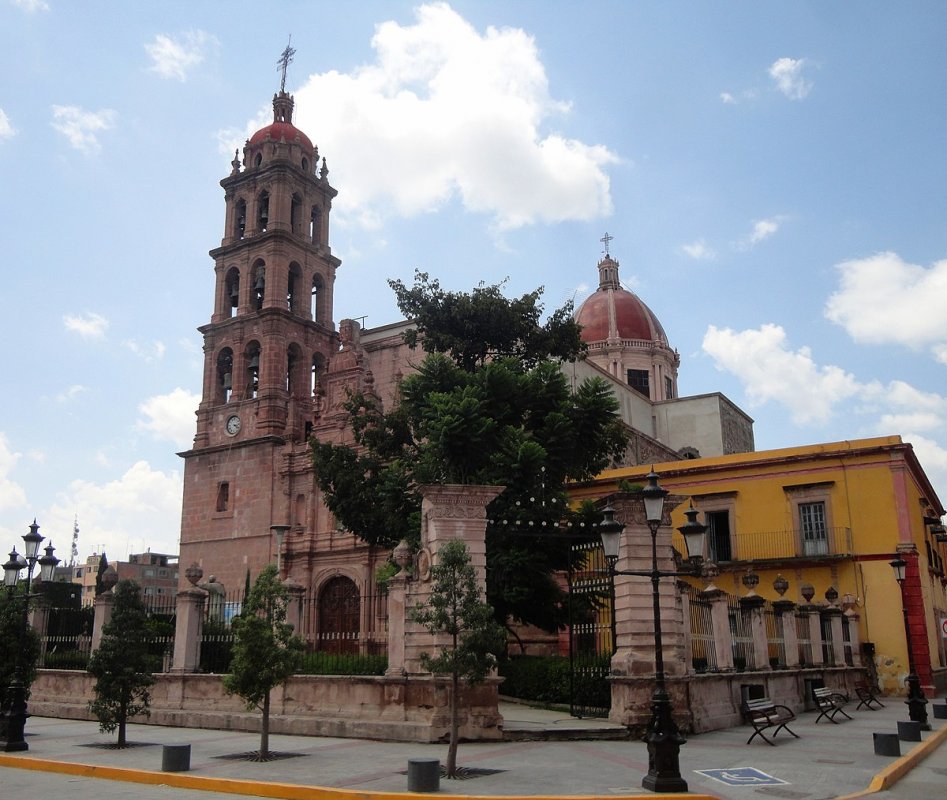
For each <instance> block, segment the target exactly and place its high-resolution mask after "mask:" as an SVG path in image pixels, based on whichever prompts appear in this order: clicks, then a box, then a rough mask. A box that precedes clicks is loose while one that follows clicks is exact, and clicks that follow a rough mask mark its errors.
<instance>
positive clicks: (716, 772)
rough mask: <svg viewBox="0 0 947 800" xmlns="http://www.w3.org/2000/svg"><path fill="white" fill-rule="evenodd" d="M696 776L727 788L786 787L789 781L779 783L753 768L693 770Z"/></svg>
mask: <svg viewBox="0 0 947 800" xmlns="http://www.w3.org/2000/svg"><path fill="white" fill-rule="evenodd" d="M694 772H696V773H697V774H698V775H705V776H706V777H708V778H712V779H713V780H715V781H719V782H720V783H725V784H727V786H788V785H789V781H781V780H780V779H779V778H774V777H773V776H772V775H767V774H766V773H765V772H760V771H759V770H758V769H754V768H753V767H731V768H730V769H695V770H694Z"/></svg>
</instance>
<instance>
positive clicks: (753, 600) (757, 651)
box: [740, 593, 770, 670]
mask: <svg viewBox="0 0 947 800" xmlns="http://www.w3.org/2000/svg"><path fill="white" fill-rule="evenodd" d="M765 605H766V598H765V597H760V596H759V595H758V594H756V593H753V594H749V595H747V596H746V597H741V598H740V611H741V613H744V614H747V613H748V614H749V616H750V636H751V637H752V639H753V650H752V652H751V653H750V657H751V659H752V662H753V663H751V664H747V668H749V669H761V670H765V669H770V664H769V639H768V637H767V636H766V620H765V619H764V618H763V606H765Z"/></svg>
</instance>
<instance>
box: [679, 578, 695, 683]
mask: <svg viewBox="0 0 947 800" xmlns="http://www.w3.org/2000/svg"><path fill="white" fill-rule="evenodd" d="M689 586H690V584H689V583H687V582H686V581H678V582H677V596H678V597H679V598H680V601H681V619H683V620H684V666H685V668H686V669H687V671H688V672H693V671H694V642H693V632H692V631H691V624H690V621H691V596H690V595H689V594H688V593H687V588H688V587H689Z"/></svg>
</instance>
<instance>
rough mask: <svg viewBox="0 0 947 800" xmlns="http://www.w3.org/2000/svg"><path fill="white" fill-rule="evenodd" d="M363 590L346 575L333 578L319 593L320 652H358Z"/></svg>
mask: <svg viewBox="0 0 947 800" xmlns="http://www.w3.org/2000/svg"><path fill="white" fill-rule="evenodd" d="M359 605H360V604H359V591H358V587H357V586H356V585H355V582H354V581H352V580H351V579H349V578H346V577H343V576H341V575H340V576H337V577H335V578H332V579H330V580H329V581H328V582H327V583H326V585H325V586H323V587H322V591H321V592H319V617H318V624H319V639H318V642H319V647H318V649H319V650H322V651H323V652H326V653H357V652H358V639H359Z"/></svg>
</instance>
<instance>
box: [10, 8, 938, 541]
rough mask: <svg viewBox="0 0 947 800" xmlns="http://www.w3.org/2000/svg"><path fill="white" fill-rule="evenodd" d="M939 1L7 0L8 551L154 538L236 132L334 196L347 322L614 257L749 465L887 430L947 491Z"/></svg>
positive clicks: (565, 290) (580, 293) (558, 293)
mask: <svg viewBox="0 0 947 800" xmlns="http://www.w3.org/2000/svg"><path fill="white" fill-rule="evenodd" d="M945 30H947V4H944V3H941V2H906V3H899V4H891V3H882V2H860V3H817V2H813V3H805V2H769V3H751V2H704V3H697V2H695V3H677V2H596V1H595V0H587V1H586V2H583V3H581V4H579V3H566V2H550V0H544V1H543V2H538V1H537V2H528V1H523V2H454V3H451V4H450V5H448V4H443V3H430V4H427V5H421V4H412V3H399V2H358V3H344V4H343V3H328V2H298V3H291V2H286V3H270V4H267V5H266V7H265V9H264V7H263V6H261V5H260V4H259V3H243V2H232V1H231V2H227V3H222V2H210V1H207V2H201V3H194V2H162V3H160V4H159V3H128V4H126V3H122V4H118V3H114V2H111V3H109V2H91V1H88V0H87V1H86V2H82V3H74V2H73V3H69V2H64V0H0V74H2V75H3V76H4V77H3V81H2V82H0V185H2V187H3V191H2V192H0V220H2V223H0V225H2V228H0V230H2V241H3V250H4V253H5V256H6V268H5V269H4V270H3V276H4V278H5V286H4V295H5V297H6V298H7V301H8V302H7V304H6V308H5V313H4V314H3V317H2V318H0V326H2V332H3V340H4V341H5V342H6V343H7V348H6V353H5V358H6V361H7V370H6V375H7V379H6V385H5V391H4V392H3V395H2V400H0V410H2V415H0V548H2V549H3V552H4V553H6V552H8V548H9V547H10V546H12V545H13V544H16V545H18V546H19V545H20V544H21V543H20V540H19V537H20V536H21V535H22V534H23V533H25V532H26V531H27V526H28V525H29V523H30V522H31V521H32V519H33V517H34V516H35V517H36V518H37V520H38V521H39V523H40V525H41V526H42V527H41V532H42V533H44V534H46V535H48V536H50V537H51V538H52V540H53V542H54V544H55V545H56V547H57V552H58V553H59V555H60V556H61V557H62V556H65V557H66V558H68V553H69V544H70V537H71V529H72V521H73V518H74V517H75V516H76V515H78V519H79V525H80V528H81V533H80V538H79V556H80V559H84V558H85V557H86V556H87V555H89V554H90V553H92V552H94V551H95V552H98V551H100V550H101V549H102V548H103V547H104V548H105V549H106V551H107V552H108V554H109V556H110V557H111V558H115V557H119V558H124V557H125V556H126V554H127V553H128V552H138V551H140V550H142V549H143V548H145V547H151V548H152V550H156V551H164V552H169V551H170V552H175V551H176V548H177V544H176V543H177V539H178V535H179V526H180V501H181V481H182V475H183V462H182V461H181V459H180V458H178V457H177V456H176V452H178V451H181V450H184V449H187V448H188V447H189V444H190V441H191V437H192V436H193V429H194V417H193V411H194V408H195V407H196V404H197V401H198V393H199V391H200V383H201V363H202V352H201V338H200V335H199V334H198V333H197V331H196V327H197V326H198V325H202V324H204V323H206V322H208V321H209V319H210V314H211V307H212V295H213V262H212V261H211V259H210V258H209V257H208V255H207V251H208V250H210V249H211V248H213V247H215V246H217V245H219V243H220V238H221V235H222V232H223V208H224V206H223V192H222V190H221V188H220V186H219V185H218V182H219V180H220V179H221V178H223V177H225V176H226V175H227V174H229V171H230V160H231V159H232V158H233V149H234V147H236V146H238V145H240V144H242V142H243V140H244V139H245V138H246V137H247V136H248V135H249V133H251V132H252V131H253V130H255V129H257V128H258V127H260V126H261V125H262V124H265V123H266V122H268V121H269V120H270V119H271V116H270V115H271V111H270V100H271V98H272V95H273V93H274V91H276V90H277V89H278V88H279V75H278V73H277V70H276V60H277V58H278V56H279V54H280V52H281V51H282V49H283V48H284V47H285V46H286V42H287V37H288V35H289V34H292V44H293V47H295V48H296V50H297V52H296V56H295V61H294V62H293V63H292V65H291V66H290V68H289V73H288V77H287V89H288V90H289V91H291V92H292V93H293V94H294V95H295V98H296V123H297V125H298V126H299V127H300V128H302V129H303V130H304V131H305V132H306V133H307V134H308V135H309V136H310V137H311V138H312V140H313V141H314V142H315V143H316V144H317V145H318V147H319V149H320V153H321V154H322V155H324V156H325V157H326V159H327V163H328V167H329V170H330V181H331V182H332V184H333V185H334V186H335V187H336V188H337V189H338V190H339V196H338V198H337V200H336V204H335V206H334V210H333V213H332V219H331V229H330V244H331V246H332V249H333V252H334V253H335V255H337V256H339V257H340V258H341V259H342V267H341V268H340V270H339V272H338V278H337V283H336V290H335V317H336V319H337V320H338V319H340V318H342V317H363V316H364V317H366V324H367V325H369V326H375V325H381V324H385V323H388V322H392V321H395V320H396V319H398V317H399V315H398V311H397V308H396V306H395V304H394V302H393V297H392V294H391V292H390V290H389V289H388V287H387V284H386V279H387V278H389V277H397V278H402V279H406V280H410V278H411V275H412V273H413V271H414V269H415V268H421V269H423V270H425V271H427V272H429V273H431V274H432V275H434V276H436V277H438V278H439V279H440V280H441V282H442V283H443V284H445V285H447V286H449V287H451V288H457V289H469V288H471V287H472V286H473V285H474V284H475V283H476V282H477V281H480V280H483V281H487V282H496V281H500V280H503V279H504V278H508V284H507V287H508V292H509V293H511V294H512V293H516V294H519V293H522V292H525V291H529V290H531V289H533V288H535V287H536V286H537V285H544V286H545V288H546V293H545V299H546V303H547V308H552V307H554V306H558V305H560V304H561V303H562V302H564V301H565V300H568V299H570V298H574V299H575V300H576V302H577V303H578V302H581V300H582V299H583V298H584V297H585V296H586V295H587V294H588V292H589V291H590V290H591V289H593V288H594V286H595V283H596V280H597V272H596V269H595V265H596V262H597V260H598V259H599V257H600V255H601V252H602V244H601V243H600V241H599V240H600V238H601V237H602V236H603V234H604V233H605V232H606V231H608V233H609V234H611V235H612V236H614V240H613V241H612V243H611V247H610V249H611V253H612V255H613V256H614V257H615V258H617V259H618V260H619V261H620V263H621V276H622V279H623V280H624V282H625V283H626V285H628V286H629V288H632V289H633V290H634V291H636V292H638V293H639V294H640V296H641V297H642V298H643V299H644V300H645V302H647V303H648V305H649V306H650V307H651V308H652V309H653V310H654V311H655V313H656V314H657V315H658V317H659V318H660V320H661V321H662V323H663V325H664V328H665V330H666V331H667V333H668V336H669V339H670V341H671V344H672V346H674V347H676V348H677V349H678V350H679V351H680V354H681V369H680V390H681V393H682V394H699V393H703V392H710V391H721V392H723V393H724V394H726V395H727V396H728V397H730V398H731V399H732V400H733V401H735V402H736V403H738V404H739V405H740V406H741V407H743V408H744V409H745V410H746V411H747V412H748V413H749V414H750V415H751V416H752V417H753V418H754V419H755V421H756V425H755V432H756V443H757V448H758V449H767V448H774V447H784V446H791V445H797V444H809V443H815V442H822V441H835V440H841V439H851V438H861V437H866V436H873V435H879V434H900V435H902V436H903V437H904V438H905V439H906V440H907V441H910V442H912V443H913V444H914V446H915V449H916V451H917V453H918V455H919V457H920V459H921V463H922V464H923V466H924V467H925V469H926V471H927V473H928V475H929V476H930V478H931V480H932V481H933V483H934V486H935V488H936V489H938V491H939V493H940V498H941V501H942V502H944V501H947V381H945V372H947V227H945V224H944V223H945V205H947V204H945V200H944V197H945V193H944V186H945V184H947V151H945V148H944V146H943V136H944V125H945V122H947V113H945V103H947V95H945V93H944V91H943V81H944V76H945V75H947V48H945V47H944V45H943V33H944V31H945Z"/></svg>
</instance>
